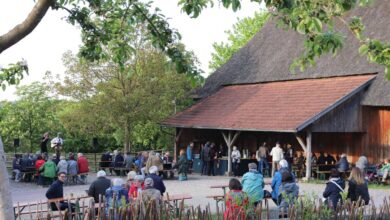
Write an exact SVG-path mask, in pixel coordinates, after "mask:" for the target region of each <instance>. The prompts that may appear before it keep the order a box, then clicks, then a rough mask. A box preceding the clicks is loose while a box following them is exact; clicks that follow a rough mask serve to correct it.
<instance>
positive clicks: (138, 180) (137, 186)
mask: <svg viewBox="0 0 390 220" xmlns="http://www.w3.org/2000/svg"><path fill="white" fill-rule="evenodd" d="M144 189H145V186H144V176H142V175H135V176H134V179H133V181H132V183H131V185H130V189H129V198H131V199H133V200H134V199H136V198H137V197H138V194H139V193H140V192H142V191H143V190H144Z"/></svg>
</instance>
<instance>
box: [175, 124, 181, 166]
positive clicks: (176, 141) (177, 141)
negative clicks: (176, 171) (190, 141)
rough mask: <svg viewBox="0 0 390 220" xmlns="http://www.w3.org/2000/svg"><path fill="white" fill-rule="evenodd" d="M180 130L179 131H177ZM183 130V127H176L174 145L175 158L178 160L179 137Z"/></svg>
mask: <svg viewBox="0 0 390 220" xmlns="http://www.w3.org/2000/svg"><path fill="white" fill-rule="evenodd" d="M177 131H179V132H177ZM182 132H183V129H180V128H176V129H175V143H174V145H173V160H174V161H175V162H177V144H178V143H179V138H180V136H181V133H182Z"/></svg>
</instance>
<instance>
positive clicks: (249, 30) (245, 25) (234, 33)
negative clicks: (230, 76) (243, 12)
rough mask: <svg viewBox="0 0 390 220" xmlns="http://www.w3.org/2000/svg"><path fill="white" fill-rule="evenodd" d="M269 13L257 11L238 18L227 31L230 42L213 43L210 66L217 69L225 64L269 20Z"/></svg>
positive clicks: (212, 69)
mask: <svg viewBox="0 0 390 220" xmlns="http://www.w3.org/2000/svg"><path fill="white" fill-rule="evenodd" d="M268 18H269V14H268V13H266V12H260V13H257V12H256V13H255V15H254V16H253V17H247V18H243V19H238V21H237V23H235V24H234V25H233V27H232V30H228V31H225V33H226V34H227V35H228V42H227V43H224V42H220V43H213V48H214V52H213V53H212V54H211V61H210V62H209V68H210V70H211V72H214V71H216V70H217V69H218V68H219V67H221V66H222V65H223V64H225V63H226V62H227V61H228V60H229V59H230V58H231V57H232V56H233V54H235V53H236V52H237V51H238V50H239V49H241V48H242V47H243V46H245V44H247V43H248V41H250V40H251V39H252V38H253V36H255V34H256V33H257V32H259V31H260V30H261V28H262V27H263V25H264V24H265V22H267V20H268Z"/></svg>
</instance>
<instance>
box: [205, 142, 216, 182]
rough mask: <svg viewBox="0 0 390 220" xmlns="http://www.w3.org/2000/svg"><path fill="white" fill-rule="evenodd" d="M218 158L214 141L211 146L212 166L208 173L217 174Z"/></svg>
mask: <svg viewBox="0 0 390 220" xmlns="http://www.w3.org/2000/svg"><path fill="white" fill-rule="evenodd" d="M216 159H217V151H216V149H215V144H214V143H212V144H211V147H210V166H209V170H208V172H207V175H209V176H210V175H213V176H215V160H216Z"/></svg>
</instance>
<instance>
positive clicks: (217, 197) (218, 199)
mask: <svg viewBox="0 0 390 220" xmlns="http://www.w3.org/2000/svg"><path fill="white" fill-rule="evenodd" d="M206 198H209V199H214V200H215V205H216V207H218V204H219V202H222V204H223V205H225V203H224V202H225V196H224V195H211V196H206Z"/></svg>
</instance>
